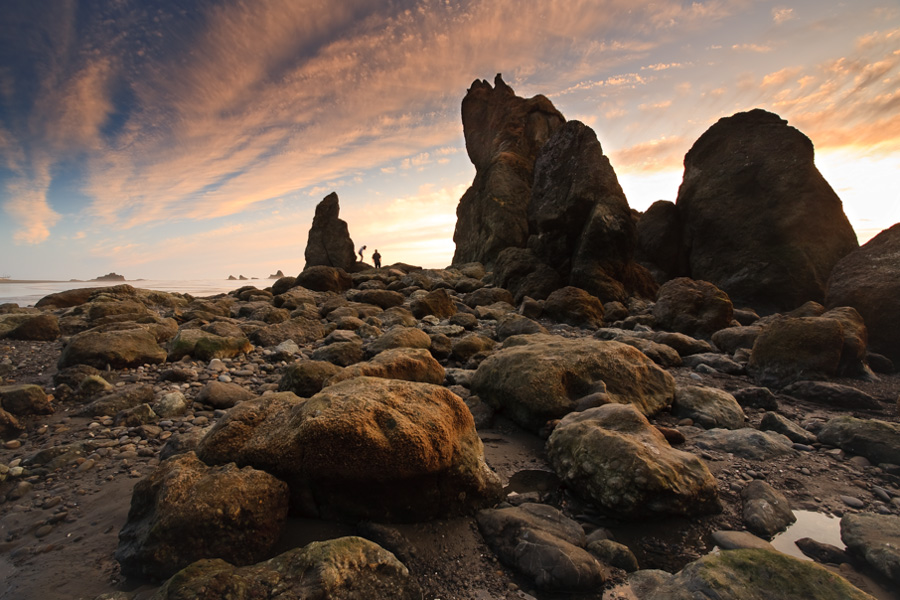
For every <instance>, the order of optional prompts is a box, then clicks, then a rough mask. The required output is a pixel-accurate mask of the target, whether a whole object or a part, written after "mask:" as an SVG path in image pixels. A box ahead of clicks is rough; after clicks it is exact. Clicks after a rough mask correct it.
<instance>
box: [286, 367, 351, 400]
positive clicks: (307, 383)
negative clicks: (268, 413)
mask: <svg viewBox="0 0 900 600" xmlns="http://www.w3.org/2000/svg"><path fill="white" fill-rule="evenodd" d="M341 371H342V368H341V367H339V366H337V365H335V364H332V363H330V362H327V361H324V360H298V361H296V362H293V363H291V364H289V365H288V366H287V367H285V369H284V372H283V374H282V376H281V380H280V381H279V382H278V390H279V391H282V392H293V393H294V394H296V395H298V396H300V397H301V398H309V397H310V396H313V395H314V394H317V393H319V392H320V391H321V390H322V388H323V387H325V382H326V381H328V380H329V379H331V378H332V377H334V376H335V375H337V374H338V373H340V372H341Z"/></svg>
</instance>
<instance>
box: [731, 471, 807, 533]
mask: <svg viewBox="0 0 900 600" xmlns="http://www.w3.org/2000/svg"><path fill="white" fill-rule="evenodd" d="M741 499H742V500H743V519H744V525H745V526H746V527H747V529H749V530H750V531H752V532H753V533H755V534H756V535H758V536H760V537H764V538H766V539H772V537H773V536H774V535H775V534H776V533H778V532H779V531H783V530H785V529H786V528H787V526H788V525H790V524H791V523H793V522H794V521H796V520H797V517H795V516H794V512H793V511H792V510H791V506H790V504H789V503H788V500H787V498H785V496H784V494H782V493H781V492H779V491H778V490H776V489H775V488H773V487H772V486H771V485H769V484H768V483H766V482H765V481H760V480H758V479H757V480H754V481H751V482H750V483H749V484H747V486H746V487H745V488H744V489H743V490H741Z"/></svg>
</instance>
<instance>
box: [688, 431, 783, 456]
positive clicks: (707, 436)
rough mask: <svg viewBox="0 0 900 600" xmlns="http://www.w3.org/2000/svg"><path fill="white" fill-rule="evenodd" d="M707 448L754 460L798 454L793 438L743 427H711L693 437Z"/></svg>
mask: <svg viewBox="0 0 900 600" xmlns="http://www.w3.org/2000/svg"><path fill="white" fill-rule="evenodd" d="M693 441H694V443H695V444H696V445H697V446H698V447H699V448H703V449H705V450H715V451H718V452H730V453H731V454H734V455H735V456H741V457H744V458H749V459H753V460H766V459H768V458H773V457H775V456H782V455H784V454H796V451H795V450H794V449H793V444H792V443H791V440H790V439H789V438H787V437H785V436H783V435H781V434H779V433H772V432H764V431H757V430H755V429H751V428H749V427H744V428H742V429H733V430H731V429H710V430H709V431H704V432H703V433H701V434H700V435H698V436H696V437H695V438H694V439H693Z"/></svg>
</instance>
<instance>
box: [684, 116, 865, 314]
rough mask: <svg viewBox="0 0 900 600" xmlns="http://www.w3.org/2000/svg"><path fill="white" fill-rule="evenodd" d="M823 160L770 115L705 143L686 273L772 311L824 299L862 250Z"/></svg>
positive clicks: (689, 165) (694, 182)
mask: <svg viewBox="0 0 900 600" xmlns="http://www.w3.org/2000/svg"><path fill="white" fill-rule="evenodd" d="M813 154H814V151H813V145H812V142H811V141H810V140H809V138H807V137H806V136H805V135H803V134H802V133H801V132H800V131H798V130H797V129H794V128H793V127H789V126H788V125H787V121H785V120H784V119H782V118H781V117H779V116H778V115H775V114H772V113H769V112H766V111H763V110H760V109H755V110H752V111H750V112H744V113H738V114H736V115H733V116H731V117H726V118H723V119H720V120H719V121H718V122H717V123H716V124H715V125H713V126H712V127H710V128H709V129H708V130H707V131H706V133H704V134H703V135H702V136H700V138H699V139H698V140H697V141H696V142H695V143H694V145H693V147H692V148H691V149H690V151H689V152H688V153H687V155H685V157H684V168H685V170H684V180H683V182H682V184H681V187H680V189H679V191H678V200H677V202H676V206H677V207H678V211H679V214H680V217H681V220H682V222H683V224H684V229H683V237H682V243H683V248H682V249H683V252H684V255H685V257H686V259H687V264H688V268H689V271H690V272H689V273H686V274H687V275H689V276H690V277H692V278H694V279H702V280H705V281H709V282H711V283H713V284H715V285H716V286H718V287H719V288H721V289H723V290H724V291H725V292H726V293H727V294H728V295H729V297H731V299H732V300H733V301H734V302H735V303H736V304H738V305H749V306H752V307H754V308H756V309H758V310H762V311H767V312H770V311H781V310H790V309H793V308H796V307H797V306H800V305H801V304H803V303H804V302H805V301H807V300H815V301H817V302H821V301H822V300H823V299H824V296H825V284H826V282H827V280H828V277H829V274H830V273H831V269H832V268H833V267H834V265H835V264H836V263H837V262H838V260H840V259H841V258H843V257H844V256H846V255H847V254H849V253H850V252H852V251H853V250H854V249H856V248H857V246H858V243H857V241H856V234H855V233H854V232H853V228H852V227H851V226H850V222H849V221H848V220H847V217H846V215H844V211H843V208H842V205H841V200H840V198H838V196H837V194H835V193H834V190H832V189H831V186H830V185H828V182H826V181H825V179H824V178H823V177H822V175H821V174H820V173H819V171H818V169H816V166H815V164H814V162H813Z"/></svg>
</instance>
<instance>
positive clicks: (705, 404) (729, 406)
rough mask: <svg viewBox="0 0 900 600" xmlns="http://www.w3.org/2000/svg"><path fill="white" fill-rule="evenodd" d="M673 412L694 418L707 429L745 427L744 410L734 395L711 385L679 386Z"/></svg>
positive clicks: (676, 414) (679, 415)
mask: <svg viewBox="0 0 900 600" xmlns="http://www.w3.org/2000/svg"><path fill="white" fill-rule="evenodd" d="M672 413H673V414H674V415H675V416H677V417H681V418H688V419H692V420H693V421H694V422H695V423H698V424H700V425H702V426H703V427H705V428H706V429H714V428H716V427H720V428H723V429H740V428H741V427H744V411H743V409H742V408H741V405H740V404H738V402H737V400H735V399H734V396H732V395H731V394H729V393H728V392H726V391H724V390H719V389H716V388H711V387H705V386H698V385H688V386H679V387H677V388H676V389H675V402H674V403H673V404H672Z"/></svg>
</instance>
